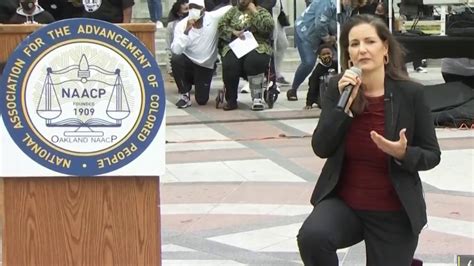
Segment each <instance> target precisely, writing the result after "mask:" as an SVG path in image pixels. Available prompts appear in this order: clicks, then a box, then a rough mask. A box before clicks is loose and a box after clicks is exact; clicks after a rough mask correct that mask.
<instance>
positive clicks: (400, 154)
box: [370, 128, 407, 161]
mask: <svg viewBox="0 0 474 266" xmlns="http://www.w3.org/2000/svg"><path fill="white" fill-rule="evenodd" d="M406 131H407V129H406V128H404V129H402V130H400V134H399V135H400V139H399V140H398V141H390V140H388V139H386V138H384V137H383V136H382V135H380V134H378V133H377V132H375V131H374V130H372V131H370V137H371V138H372V141H373V142H374V143H375V145H377V147H378V148H379V149H381V150H382V151H383V152H385V153H387V154H388V155H390V156H392V157H394V158H395V159H397V160H400V161H402V160H403V158H405V154H406V150H407V137H406V136H405V132H406Z"/></svg>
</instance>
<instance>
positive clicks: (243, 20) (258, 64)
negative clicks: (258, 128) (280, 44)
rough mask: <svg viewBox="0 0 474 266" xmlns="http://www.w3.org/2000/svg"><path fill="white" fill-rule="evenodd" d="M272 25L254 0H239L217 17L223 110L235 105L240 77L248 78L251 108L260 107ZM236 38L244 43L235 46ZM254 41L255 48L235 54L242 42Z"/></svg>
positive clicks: (269, 54) (242, 46)
mask: <svg viewBox="0 0 474 266" xmlns="http://www.w3.org/2000/svg"><path fill="white" fill-rule="evenodd" d="M273 28H274V23H273V18H272V15H271V14H270V12H268V11H267V10H266V9H265V8H262V7H259V6H257V4H256V0H239V1H238V4H237V6H235V7H232V9H230V10H229V12H227V13H226V14H225V15H224V17H222V19H221V20H220V22H219V26H218V32H219V38H220V45H219V46H220V53H221V57H222V76H223V79H224V86H225V88H226V91H225V100H226V105H224V110H225V111H229V110H234V109H237V108H238V104H237V89H238V86H239V78H240V77H244V78H247V79H248V80H249V85H250V91H251V94H252V99H253V104H252V110H262V109H263V101H262V95H263V88H262V87H263V81H264V74H265V71H266V69H267V67H268V64H269V62H270V57H271V54H272V43H271V36H272V33H273ZM238 38H240V40H237V42H236V43H237V44H236V43H233V47H234V48H233V49H234V50H232V49H231V47H230V46H231V45H230V44H231V43H232V42H233V41H235V40H236V39H238ZM254 39H255V40H254ZM239 41H242V42H241V43H243V44H244V45H238V42H239ZM254 41H256V48H255V49H253V50H251V51H250V52H248V53H246V54H245V55H241V56H237V54H239V52H242V50H245V49H244V48H245V45H247V44H248V45H252V42H254ZM239 55H240V54H239Z"/></svg>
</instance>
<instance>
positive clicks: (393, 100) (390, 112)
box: [384, 77, 400, 140]
mask: <svg viewBox="0 0 474 266" xmlns="http://www.w3.org/2000/svg"><path fill="white" fill-rule="evenodd" d="M384 94H385V97H384V99H385V127H384V128H385V138H386V139H388V140H398V132H397V122H398V114H399V111H400V101H399V99H398V93H397V91H396V81H394V80H392V79H390V78H389V77H386V78H385V93H384Z"/></svg>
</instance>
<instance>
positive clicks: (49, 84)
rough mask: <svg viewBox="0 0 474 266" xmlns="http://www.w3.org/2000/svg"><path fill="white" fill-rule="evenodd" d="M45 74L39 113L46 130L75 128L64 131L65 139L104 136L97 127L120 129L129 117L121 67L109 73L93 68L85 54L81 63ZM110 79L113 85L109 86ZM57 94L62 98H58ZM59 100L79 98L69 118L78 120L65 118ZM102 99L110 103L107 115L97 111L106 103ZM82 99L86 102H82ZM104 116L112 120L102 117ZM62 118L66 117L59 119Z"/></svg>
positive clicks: (102, 69) (48, 69)
mask: <svg viewBox="0 0 474 266" xmlns="http://www.w3.org/2000/svg"><path fill="white" fill-rule="evenodd" d="M46 73H47V74H46V77H45V80H44V84H43V88H42V91H41V96H40V99H39V102H38V106H37V108H36V113H37V114H38V116H39V117H41V118H43V119H44V120H45V123H46V126H47V127H63V128H75V129H74V130H66V131H64V132H63V135H64V136H65V137H102V136H103V135H104V132H103V131H100V130H97V128H107V127H120V126H121V125H122V121H123V120H124V119H126V118H127V117H128V116H129V115H130V106H129V103H128V100H127V94H126V90H125V87H124V85H123V82H122V78H121V75H120V69H119V68H117V69H115V71H109V70H106V69H104V68H102V67H100V66H97V65H90V64H89V62H88V59H87V57H86V55H84V54H82V55H81V59H80V60H79V63H78V64H76V65H70V66H67V67H65V68H62V69H58V70H53V69H52V68H51V67H48V68H47V69H46ZM92 73H93V74H94V75H92ZM65 76H69V77H71V76H72V78H65ZM109 80H111V81H113V83H109V82H108V81H109ZM81 85H82V86H81ZM89 85H90V87H88V86H89ZM81 87H82V88H83V89H82V90H81V89H80V88H81ZM91 87H92V88H91ZM94 87H95V88H94ZM110 88H111V89H110ZM109 90H111V92H110V91H109ZM58 91H59V92H60V96H61V97H59V96H58ZM60 98H62V99H76V100H75V101H76V102H74V105H75V108H73V110H72V111H71V110H69V115H68V116H75V117H66V118H64V115H63V113H65V112H64V110H63V107H62V103H61V101H60V100H59V99H60ZM103 98H106V99H105V100H107V107H106V110H105V114H104V112H100V111H99V110H97V108H96V106H97V104H98V101H103V100H104V99H103ZM83 99H85V100H86V101H82V100H83ZM92 100H96V101H92ZM97 100H98V101H97ZM76 107H77V108H76ZM83 107H85V108H83ZM69 109H71V108H69ZM104 115H106V118H109V119H104V117H100V116H104ZM60 117H63V118H62V119H58V118H60ZM55 119H56V120H55ZM94 129H95V130H94Z"/></svg>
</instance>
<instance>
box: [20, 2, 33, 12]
mask: <svg viewBox="0 0 474 266" xmlns="http://www.w3.org/2000/svg"><path fill="white" fill-rule="evenodd" d="M20 6H21V8H22V9H23V11H24V12H25V13H32V12H33V10H35V6H36V5H35V0H24V1H21V2H20Z"/></svg>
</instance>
